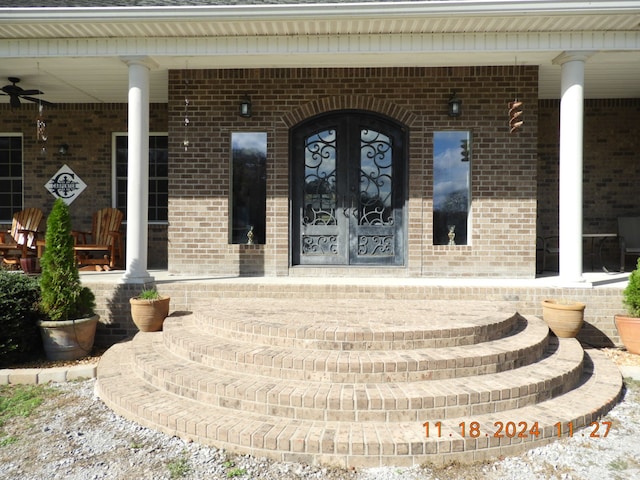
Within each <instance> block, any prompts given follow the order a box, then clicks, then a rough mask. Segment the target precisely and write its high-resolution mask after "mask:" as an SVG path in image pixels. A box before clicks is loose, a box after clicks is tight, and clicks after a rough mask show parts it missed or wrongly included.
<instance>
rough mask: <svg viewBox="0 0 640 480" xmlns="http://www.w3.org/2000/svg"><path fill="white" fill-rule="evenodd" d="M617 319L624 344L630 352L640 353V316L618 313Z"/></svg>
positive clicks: (617, 326)
mask: <svg viewBox="0 0 640 480" xmlns="http://www.w3.org/2000/svg"><path fill="white" fill-rule="evenodd" d="M615 320H616V328H617V329H618V334H619V335H620V341H621V342H622V344H623V345H624V346H625V348H626V349H627V351H628V352H629V353H635V354H636V355H640V318H638V317H628V316H627V315H616V316H615Z"/></svg>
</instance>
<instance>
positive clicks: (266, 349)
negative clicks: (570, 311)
mask: <svg viewBox="0 0 640 480" xmlns="http://www.w3.org/2000/svg"><path fill="white" fill-rule="evenodd" d="M521 322H523V323H525V326H524V328H522V329H521V330H520V331H518V332H516V333H515V334H513V335H510V336H507V337H503V338H500V339H495V340H491V341H487V342H483V343H481V344H477V345H474V346H473V348H470V347H469V346H467V345H460V346H456V347H443V348H416V349H412V350H404V351H402V352H401V354H399V353H398V351H396V350H390V351H384V350H373V351H368V350H361V351H349V350H340V351H332V350H317V349H312V348H307V349H296V348H287V347H282V346H267V345H253V344H249V343H245V342H242V341H241V340H238V339H235V338H220V337H217V336H216V335H212V334H210V333H208V332H207V331H203V330H202V329H200V328H199V327H198V324H197V320H195V318H194V317H193V316H184V317H176V318H167V320H165V327H164V332H163V338H164V341H165V343H166V345H167V347H168V348H169V349H170V350H171V351H172V352H173V353H174V354H176V355H178V356H181V357H183V358H185V359H189V360H194V361H198V362H201V363H203V364H207V365H222V366H226V368H233V369H236V370H238V369H250V370H252V371H258V372H259V373H262V374H265V375H275V372H280V373H281V374H282V375H283V376H284V375H286V376H288V377H290V378H298V379H305V378H309V376H313V377H314V378H316V379H318V380H320V379H327V380H331V381H345V382H351V381H353V382H357V381H361V382H367V381H375V380H374V379H375V378H377V379H378V381H389V380H391V381H397V380H400V379H403V380H412V379H417V378H419V377H421V378H424V377H425V376H426V377H429V378H446V377H461V376H468V375H473V374H482V373H491V372H493V371H499V370H504V369H509V368H511V367H514V366H520V365H524V364H528V363H532V362H533V361H535V360H536V359H537V358H539V356H540V355H541V353H542V352H543V350H544V349H545V348H546V345H547V339H548V327H547V326H546V324H545V323H544V322H542V320H540V319H538V318H536V317H527V318H525V317H521ZM359 376H361V377H362V378H360V379H359V380H358V378H359Z"/></svg>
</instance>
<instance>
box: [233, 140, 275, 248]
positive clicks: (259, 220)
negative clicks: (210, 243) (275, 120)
mask: <svg viewBox="0 0 640 480" xmlns="http://www.w3.org/2000/svg"><path fill="white" fill-rule="evenodd" d="M266 168H267V134H266V133H265V132H234V133H232V134H231V172H232V189H231V243H265V239H266V233H265V228H266V212H267V171H266ZM250 232H251V233H250Z"/></svg>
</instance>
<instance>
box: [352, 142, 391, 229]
mask: <svg viewBox="0 0 640 480" xmlns="http://www.w3.org/2000/svg"><path fill="white" fill-rule="evenodd" d="M392 153H393V145H392V143H391V139H390V138H389V137H388V136H386V135H384V134H382V133H380V132H376V131H374V130H368V129H362V130H361V131H360V198H359V200H360V208H359V215H358V217H359V218H358V223H359V224H360V225H376V226H387V225H393V224H394V220H393V208H392V194H393V182H392V174H393V171H392V164H393V155H392Z"/></svg>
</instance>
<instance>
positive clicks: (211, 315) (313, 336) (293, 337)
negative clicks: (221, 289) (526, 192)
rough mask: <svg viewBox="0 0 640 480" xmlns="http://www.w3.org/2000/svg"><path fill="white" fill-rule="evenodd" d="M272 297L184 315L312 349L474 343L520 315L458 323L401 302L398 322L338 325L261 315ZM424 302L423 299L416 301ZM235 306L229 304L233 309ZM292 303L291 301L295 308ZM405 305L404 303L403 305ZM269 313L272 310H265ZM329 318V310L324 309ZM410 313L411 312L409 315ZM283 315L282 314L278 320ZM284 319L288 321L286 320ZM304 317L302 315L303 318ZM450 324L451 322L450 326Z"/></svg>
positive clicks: (220, 331)
mask: <svg viewBox="0 0 640 480" xmlns="http://www.w3.org/2000/svg"><path fill="white" fill-rule="evenodd" d="M273 302H274V301H273V300H271V301H270V302H269V303H268V304H267V305H266V306H265V307H260V306H259V305H258V306H257V307H254V308H256V310H258V311H260V312H261V313H260V314H258V315H256V316H251V317H249V318H247V317H245V316H242V315H241V314H240V313H239V312H237V311H236V310H237V301H236V303H235V304H233V305H231V306H229V307H228V308H227V309H224V308H221V309H218V310H216V311H211V309H210V307H209V308H208V309H207V308H203V309H201V310H198V311H196V312H194V313H193V314H191V315H190V316H187V318H185V319H184V320H185V323H186V322H188V321H191V322H196V323H197V324H198V325H201V326H202V327H204V328H206V329H207V330H208V331H209V332H211V333H214V334H216V335H217V336H219V337H223V338H225V337H233V338H236V339H239V340H242V341H244V342H247V343H251V344H252V345H258V344H260V345H269V346H280V347H286V346H288V347H293V348H314V349H318V350H350V351H358V350H406V349H413V348H440V347H454V346H460V345H474V344H477V343H481V342H485V341H491V340H495V339H498V338H500V337H502V336H505V335H508V334H509V333H510V332H511V331H512V330H513V329H514V328H516V327H517V326H518V323H519V321H520V315H519V314H518V313H515V312H513V311H511V312H500V313H495V312H491V314H489V312H487V315H485V316H479V317H476V318H474V319H469V320H466V321H465V320H464V319H463V320H461V323H463V325H462V326H461V325H459V324H454V323H452V322H451V321H447V322H442V321H440V322H434V321H433V320H432V319H429V321H427V322H425V320H424V317H421V316H420V314H421V313H424V312H415V311H412V310H411V309H409V308H407V311H406V312H403V313H405V315H404V317H405V318H406V317H411V316H412V315H415V317H416V318H417V319H416V320H415V322H410V323H404V324H403V325H400V326H396V325H388V324H386V325H384V326H380V325H378V326H377V327H376V328H374V327H373V326H371V325H370V324H365V325H358V326H354V325H344V324H335V323H332V322H325V323H323V322H319V321H318V319H316V320H315V323H309V322H308V321H307V322H306V324H305V323H304V320H303V321H299V320H297V319H295V318H293V319H292V318H291V317H290V313H287V312H285V313H282V316H281V317H279V318H278V320H274V319H273V318H272V316H269V317H268V318H267V319H264V318H263V317H262V315H265V312H269V308H270V307H271V306H272V305H271V304H272V303H273ZM420 303H421V304H425V303H426V304H427V305H428V304H429V302H428V301H424V302H420ZM234 307H235V309H234ZM296 307H298V305H292V306H291V308H296ZM405 308H406V307H405ZM269 313H272V312H269ZM328 317H329V318H331V316H330V315H328ZM411 318H412V317H411ZM283 319H285V320H283ZM286 320H288V321H286ZM305 320H306V319H305ZM454 325H455V326H454Z"/></svg>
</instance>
